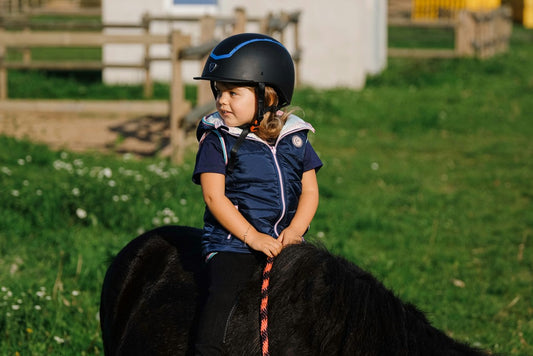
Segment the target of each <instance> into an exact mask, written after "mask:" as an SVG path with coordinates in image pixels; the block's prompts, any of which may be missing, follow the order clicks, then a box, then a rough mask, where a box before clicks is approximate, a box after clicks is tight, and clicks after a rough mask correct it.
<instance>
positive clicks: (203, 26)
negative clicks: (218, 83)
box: [196, 15, 216, 106]
mask: <svg viewBox="0 0 533 356" xmlns="http://www.w3.org/2000/svg"><path fill="white" fill-rule="evenodd" d="M215 28H216V19H215V18H214V17H213V16H209V15H206V16H204V17H202V18H201V19H200V43H207V42H210V41H211V40H213V39H214V38H215ZM208 56H209V54H207V56H205V57H204V58H203V59H202V60H201V63H202V67H203V64H204V63H205V62H206V61H207V58H208ZM196 93H197V96H196V99H197V100H196V105H197V106H200V105H203V104H207V103H208V102H210V101H211V100H213V92H212V91H211V85H210V84H209V81H207V80H200V81H199V83H198V87H197V91H196Z"/></svg>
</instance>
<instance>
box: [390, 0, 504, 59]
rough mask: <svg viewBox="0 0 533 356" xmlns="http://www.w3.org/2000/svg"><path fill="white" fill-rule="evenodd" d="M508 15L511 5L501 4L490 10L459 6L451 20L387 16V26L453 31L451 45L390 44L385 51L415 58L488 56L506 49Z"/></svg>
mask: <svg viewBox="0 0 533 356" xmlns="http://www.w3.org/2000/svg"><path fill="white" fill-rule="evenodd" d="M511 15H512V13H511V9H510V8H509V7H507V6H502V7H500V8H498V9H495V10H491V11H469V10H462V11H460V12H459V13H458V15H457V16H456V18H455V19H450V20H410V19H405V18H397V19H394V18H389V26H399V27H401V26H403V27H420V28H448V29H451V30H453V31H454V48H453V49H431V48H430V49H427V48H424V49H418V48H416V49H413V48H389V49H388V55H389V56H390V57H415V58H416V57H417V58H434V57H435V58H453V57H477V58H488V57H491V56H493V55H495V54H497V53H502V52H505V51H507V50H508V49H509V39H510V37H511V31H512V18H511Z"/></svg>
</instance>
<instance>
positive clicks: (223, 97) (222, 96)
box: [217, 92, 229, 104]
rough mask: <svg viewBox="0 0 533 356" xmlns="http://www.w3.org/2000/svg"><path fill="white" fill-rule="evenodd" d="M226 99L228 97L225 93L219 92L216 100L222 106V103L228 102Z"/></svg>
mask: <svg viewBox="0 0 533 356" xmlns="http://www.w3.org/2000/svg"><path fill="white" fill-rule="evenodd" d="M228 98H229V96H228V94H227V93H225V92H221V93H219V94H218V98H217V99H218V102H219V103H221V104H223V103H226V102H227V101H228Z"/></svg>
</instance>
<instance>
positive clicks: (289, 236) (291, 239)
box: [278, 226, 303, 247]
mask: <svg viewBox="0 0 533 356" xmlns="http://www.w3.org/2000/svg"><path fill="white" fill-rule="evenodd" d="M278 240H279V241H280V242H281V243H282V244H283V247H285V246H287V245H291V244H299V243H301V242H302V241H303V239H302V235H301V234H300V233H299V232H297V231H295V230H294V229H292V228H291V227H290V226H289V227H287V228H286V229H285V230H283V231H282V232H281V234H279V237H278Z"/></svg>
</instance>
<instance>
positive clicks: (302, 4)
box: [102, 0, 387, 88]
mask: <svg viewBox="0 0 533 356" xmlns="http://www.w3.org/2000/svg"><path fill="white" fill-rule="evenodd" d="M237 7H242V8H244V9H245V11H246V14H247V16H251V17H263V16H266V15H267V14H268V13H269V12H272V13H279V12H280V11H286V12H293V11H301V15H300V22H299V28H298V31H299V38H300V47H301V50H302V56H301V61H300V72H299V73H298V75H299V78H300V82H301V83H302V84H304V85H310V86H314V87H318V88H332V87H349V88H362V87H363V86H364V84H365V79H366V76H367V75H368V74H376V73H379V72H380V71H381V70H383V69H384V68H385V66H386V58H387V52H386V46H387V37H386V36H387V1H386V0H330V1H326V2H323V1H316V0H291V1H286V0H270V1H250V0H249V1H245V0H102V17H103V18H102V20H103V22H104V23H140V21H141V18H142V16H143V14H144V13H146V12H149V13H150V14H151V15H160V16H166V15H203V14H207V13H208V14H211V15H214V16H231V15H232V14H233V12H234V10H235V8H237ZM185 25H186V26H184V25H183V24H182V25H180V29H181V30H182V32H184V33H186V34H190V35H191V37H192V40H193V42H194V41H197V37H198V35H199V34H198V32H199V30H198V26H197V25H195V24H185ZM175 26H176V25H172V24H169V23H163V22H160V23H154V24H153V25H152V27H151V29H150V31H151V32H152V33H168V32H169V31H170V30H171V29H172V28H174V27H175ZM257 30H258V29H257V28H253V27H252V25H249V27H247V28H246V31H247V32H255V31H257ZM108 31H112V30H111V29H109V30H108ZM113 31H119V30H118V29H115V30H113ZM120 31H125V30H123V29H122V30H120ZM130 31H133V30H130ZM290 37H291V36H288V38H290ZM286 45H287V47H288V48H289V50H291V44H290V43H286ZM168 51H169V50H168V46H163V45H160V46H155V45H154V46H152V48H151V54H152V55H155V56H161V55H163V56H164V55H168ZM142 56H143V48H141V47H140V46H137V47H135V46H131V45H129V46H128V45H107V46H106V47H104V51H103V59H104V61H107V62H124V61H129V60H131V61H132V62H135V63H137V62H140V60H141V59H142ZM202 65H203V64H200V63H198V62H194V63H192V62H191V63H189V64H187V65H186V66H185V67H184V68H183V70H184V78H192V77H193V76H195V75H198V74H200V73H201V70H202ZM151 72H152V76H153V78H154V80H157V81H167V80H168V78H169V77H170V66H169V65H168V63H164V62H156V63H153V64H152V66H151ZM104 80H105V81H106V82H109V83H111V82H113V83H117V82H122V83H133V82H141V81H142V80H144V74H143V73H142V71H136V70H131V69H129V70H127V69H106V70H105V71H104Z"/></svg>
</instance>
